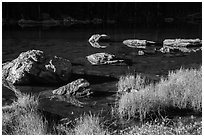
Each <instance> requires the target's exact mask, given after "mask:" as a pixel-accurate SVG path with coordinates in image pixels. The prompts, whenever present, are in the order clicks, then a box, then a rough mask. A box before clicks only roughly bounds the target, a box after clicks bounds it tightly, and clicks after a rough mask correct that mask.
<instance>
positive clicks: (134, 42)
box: [123, 39, 155, 49]
mask: <svg viewBox="0 0 204 137" xmlns="http://www.w3.org/2000/svg"><path fill="white" fill-rule="evenodd" d="M123 44H125V45H126V46H128V47H130V48H141V49H144V48H146V46H149V45H153V44H155V42H153V41H148V40H139V39H129V40H124V41H123Z"/></svg>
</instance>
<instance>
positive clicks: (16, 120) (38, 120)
mask: <svg viewBox="0 0 204 137" xmlns="http://www.w3.org/2000/svg"><path fill="white" fill-rule="evenodd" d="M38 104H39V103H38V99H37V98H36V97H34V96H31V95H27V94H22V95H21V96H19V97H18V99H17V100H16V101H14V102H13V104H12V105H11V106H7V107H4V108H3V111H2V134H9V135H45V134H47V122H46V120H43V117H42V116H41V115H40V113H39V112H38V110H37V107H38Z"/></svg>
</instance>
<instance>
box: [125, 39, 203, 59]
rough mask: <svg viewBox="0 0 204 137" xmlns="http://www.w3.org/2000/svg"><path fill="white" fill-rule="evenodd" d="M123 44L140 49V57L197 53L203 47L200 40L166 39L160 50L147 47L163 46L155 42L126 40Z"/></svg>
mask: <svg viewBox="0 0 204 137" xmlns="http://www.w3.org/2000/svg"><path fill="white" fill-rule="evenodd" d="M123 44H125V45H127V46H128V47H131V48H137V49H140V50H139V51H138V55H145V54H154V53H156V52H161V53H178V52H181V53H190V52H197V51H199V50H201V48H200V47H201V45H202V41H201V40H200V39H165V40H164V41H163V46H162V47H161V48H160V49H159V50H157V48H152V49H153V50H147V47H148V48H149V47H151V46H157V45H161V44H159V43H156V42H154V41H148V40H139V39H132V40H124V41H123ZM192 47H197V48H196V49H195V48H192ZM141 49H142V50H141Z"/></svg>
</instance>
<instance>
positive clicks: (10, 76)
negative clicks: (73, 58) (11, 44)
mask: <svg viewBox="0 0 204 137" xmlns="http://www.w3.org/2000/svg"><path fill="white" fill-rule="evenodd" d="M71 68H72V65H71V63H70V61H69V60H67V59H63V58H61V57H57V56H49V55H45V54H44V52H43V51H40V50H30V51H27V52H23V53H21V54H20V55H19V56H18V58H16V59H14V60H13V61H11V62H6V63H4V64H3V66H2V79H3V80H6V81H9V82H11V83H12V84H20V85H22V84H33V82H37V83H45V84H58V83H62V82H66V81H68V80H69V78H70V75H71Z"/></svg>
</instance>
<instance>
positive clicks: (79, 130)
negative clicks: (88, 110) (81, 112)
mask: <svg viewBox="0 0 204 137" xmlns="http://www.w3.org/2000/svg"><path fill="white" fill-rule="evenodd" d="M103 128H104V127H103V124H101V123H100V119H99V117H97V116H95V115H93V114H89V115H86V116H83V117H80V118H79V119H78V120H77V123H76V126H75V128H74V132H75V135H106V134H108V132H107V131H106V130H104V129H103Z"/></svg>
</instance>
